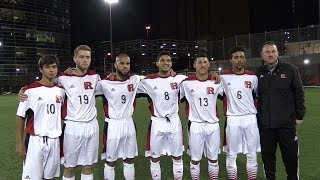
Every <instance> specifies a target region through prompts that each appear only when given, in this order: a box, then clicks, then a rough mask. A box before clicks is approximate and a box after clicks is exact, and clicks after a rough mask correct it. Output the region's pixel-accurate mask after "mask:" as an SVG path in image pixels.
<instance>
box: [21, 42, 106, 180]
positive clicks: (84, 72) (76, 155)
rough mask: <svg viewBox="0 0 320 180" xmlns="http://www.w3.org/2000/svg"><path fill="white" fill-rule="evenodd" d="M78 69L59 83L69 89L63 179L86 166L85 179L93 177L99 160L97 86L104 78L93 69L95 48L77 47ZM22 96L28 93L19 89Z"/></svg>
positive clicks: (63, 76)
mask: <svg viewBox="0 0 320 180" xmlns="http://www.w3.org/2000/svg"><path fill="white" fill-rule="evenodd" d="M73 60H74V62H75V63H76V68H75V69H74V70H72V73H71V74H69V73H63V74H62V75H60V76H59V77H58V82H59V84H61V85H62V86H63V87H64V89H65V90H66V95H67V98H66V103H65V104H64V106H63V110H62V115H63V119H64V132H63V134H62V139H63V157H62V158H61V161H62V164H63V165H64V167H65V169H64V173H63V180H74V179H75V168H76V167H77V166H82V172H81V179H82V180H92V179H93V169H92V165H93V164H94V163H96V162H97V161H98V147H99V125H98V121H97V119H96V117H97V109H96V101H95V88H96V85H97V83H98V81H99V80H100V77H99V75H98V74H96V73H95V72H94V71H91V70H89V67H90V63H91V48H90V47H89V46H87V45H80V46H78V47H76V48H75V50H74V57H73ZM19 97H20V99H22V100H23V99H25V98H27V96H25V95H23V94H21V93H20V92H19Z"/></svg>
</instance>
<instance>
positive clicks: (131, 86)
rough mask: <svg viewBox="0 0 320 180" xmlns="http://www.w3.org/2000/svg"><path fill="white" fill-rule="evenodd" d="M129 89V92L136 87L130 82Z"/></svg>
mask: <svg viewBox="0 0 320 180" xmlns="http://www.w3.org/2000/svg"><path fill="white" fill-rule="evenodd" d="M127 87H128V91H129V92H132V91H133V90H134V88H133V84H128V86H127Z"/></svg>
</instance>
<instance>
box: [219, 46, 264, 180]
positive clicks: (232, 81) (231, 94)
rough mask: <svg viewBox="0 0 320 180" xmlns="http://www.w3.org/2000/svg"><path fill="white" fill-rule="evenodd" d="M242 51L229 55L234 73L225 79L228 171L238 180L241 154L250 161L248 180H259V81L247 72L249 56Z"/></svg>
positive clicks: (231, 51)
mask: <svg viewBox="0 0 320 180" xmlns="http://www.w3.org/2000/svg"><path fill="white" fill-rule="evenodd" d="M245 52H246V51H245V49H244V48H242V47H235V48H232V49H231V50H230V52H229V55H230V62H231V64H232V70H229V71H225V72H223V73H222V75H221V82H222V84H223V88H224V92H225V95H226V99H225V100H226V101H225V103H226V104H225V103H224V109H225V110H226V112H225V113H226V117H227V119H226V123H227V126H226V129H225V131H226V145H225V146H224V151H225V152H226V153H227V160H226V168H227V172H228V176H229V179H237V164H236V158H237V154H238V153H243V154H245V155H246V157H247V165H246V168H247V176H248V179H250V180H253V179H256V176H257V171H258V163H257V152H259V151H260V140H259V138H260V137H259V129H258V125H257V118H256V114H257V110H256V107H255V103H254V101H255V94H256V93H257V86H258V79H257V77H256V75H255V74H254V73H253V72H251V71H248V70H246V69H245V62H246V55H245Z"/></svg>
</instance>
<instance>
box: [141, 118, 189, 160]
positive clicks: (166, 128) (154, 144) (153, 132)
mask: <svg viewBox="0 0 320 180" xmlns="http://www.w3.org/2000/svg"><path fill="white" fill-rule="evenodd" d="M183 151H184V146H183V132H182V125H181V121H180V118H179V116H178V114H177V115H175V116H173V117H170V118H169V119H166V118H156V117H152V123H151V128H150V129H149V133H148V137H147V149H146V152H145V156H146V157H149V156H151V157H152V158H158V157H160V156H161V155H168V156H174V157H178V156H182V154H183Z"/></svg>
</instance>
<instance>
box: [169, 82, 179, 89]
mask: <svg viewBox="0 0 320 180" xmlns="http://www.w3.org/2000/svg"><path fill="white" fill-rule="evenodd" d="M170 86H171V89H178V83H176V82H173V83H170Z"/></svg>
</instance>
